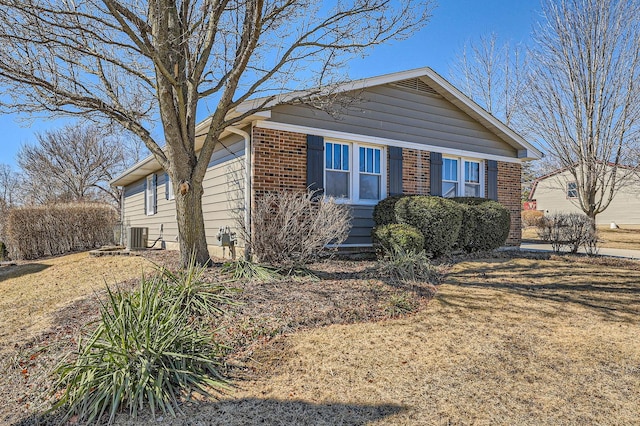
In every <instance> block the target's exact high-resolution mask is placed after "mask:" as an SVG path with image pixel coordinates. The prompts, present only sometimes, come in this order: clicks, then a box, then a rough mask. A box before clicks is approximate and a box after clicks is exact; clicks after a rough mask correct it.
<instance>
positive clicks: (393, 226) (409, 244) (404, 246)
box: [371, 223, 424, 253]
mask: <svg viewBox="0 0 640 426" xmlns="http://www.w3.org/2000/svg"><path fill="white" fill-rule="evenodd" d="M371 237H372V239H373V244H374V246H375V247H379V248H380V249H381V250H380V251H382V252H383V253H390V252H394V251H402V252H405V253H418V252H420V251H422V250H423V249H424V236H423V235H422V233H421V232H420V230H419V229H417V228H415V227H413V226H411V225H407V224H404V223H390V224H388V225H382V226H377V227H375V228H373V229H372V230H371Z"/></svg>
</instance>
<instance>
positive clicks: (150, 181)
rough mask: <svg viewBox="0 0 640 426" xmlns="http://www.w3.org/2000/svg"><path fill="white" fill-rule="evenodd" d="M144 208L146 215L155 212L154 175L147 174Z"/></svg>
mask: <svg viewBox="0 0 640 426" xmlns="http://www.w3.org/2000/svg"><path fill="white" fill-rule="evenodd" d="M145 197H146V210H147V212H146V213H147V216H151V215H154V214H156V175H155V174H153V175H149V176H147V188H146V193H145Z"/></svg>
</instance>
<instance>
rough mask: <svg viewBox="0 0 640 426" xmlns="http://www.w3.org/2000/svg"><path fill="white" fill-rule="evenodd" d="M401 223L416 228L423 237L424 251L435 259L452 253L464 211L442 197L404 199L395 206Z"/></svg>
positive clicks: (423, 196)
mask: <svg viewBox="0 0 640 426" xmlns="http://www.w3.org/2000/svg"><path fill="white" fill-rule="evenodd" d="M395 213H396V218H397V219H398V222H399V223H405V224H407V225H411V226H414V227H415V228H417V229H419V230H420V232H422V235H423V236H424V249H425V251H426V252H428V253H431V254H432V255H434V256H441V255H445V254H449V253H451V251H452V250H453V247H454V245H455V244H456V242H457V240H458V233H459V232H460V226H461V224H462V215H463V213H462V208H461V207H460V205H459V204H458V203H455V202H453V201H451V200H448V199H446V198H441V197H433V196H428V195H418V196H415V197H405V198H402V199H401V200H399V201H398V202H397V203H396V206H395Z"/></svg>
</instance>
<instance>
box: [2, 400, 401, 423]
mask: <svg viewBox="0 0 640 426" xmlns="http://www.w3.org/2000/svg"><path fill="white" fill-rule="evenodd" d="M403 410H404V407H402V406H399V405H392V404H384V405H357V404H340V403H336V404H314V403H311V402H306V401H300V400H288V401H282V400H277V399H261V398H242V399H233V400H226V401H218V402H212V403H198V404H193V405H191V406H189V407H183V411H184V413H183V414H178V416H177V417H176V418H172V417H171V416H170V415H163V414H156V416H155V417H156V418H155V419H154V418H153V417H151V415H150V414H148V413H147V414H144V415H142V416H140V417H138V418H136V419H135V420H134V419H130V418H129V417H127V416H125V415H119V416H118V417H117V418H116V422H115V424H126V425H147V424H153V423H156V422H157V421H158V419H159V418H160V417H162V423H161V424H163V425H200V424H206V425H220V426H222V425H224V426H241V425H254V424H261V425H281V426H299V425H365V424H368V423H370V422H373V421H377V420H381V419H384V418H385V417H389V416H391V415H394V414H397V413H399V412H401V411H403ZM60 421H61V417H60V416H56V415H33V416H31V417H28V418H25V419H22V420H20V421H18V422H16V423H13V426H33V425H42V426H44V425H58V424H60Z"/></svg>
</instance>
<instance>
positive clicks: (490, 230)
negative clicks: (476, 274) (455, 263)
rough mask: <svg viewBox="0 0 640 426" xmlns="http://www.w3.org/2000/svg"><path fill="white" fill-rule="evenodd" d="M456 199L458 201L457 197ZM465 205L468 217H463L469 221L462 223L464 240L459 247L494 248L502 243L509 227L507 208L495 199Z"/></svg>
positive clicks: (473, 248) (475, 249)
mask: <svg viewBox="0 0 640 426" xmlns="http://www.w3.org/2000/svg"><path fill="white" fill-rule="evenodd" d="M456 201H458V202H460V200H459V199H458V200H456ZM472 202H473V201H472ZM466 207H467V211H468V216H469V217H465V221H467V220H468V221H469V222H468V223H465V224H464V225H463V228H464V231H461V233H462V232H464V233H465V238H466V240H465V242H464V245H462V246H460V248H462V249H463V250H464V251H466V252H474V251H481V250H495V249H497V248H498V247H500V246H502V245H504V243H505V242H506V241H507V238H508V237H509V229H510V227H511V214H510V213H509V210H507V209H506V208H505V207H504V206H503V205H502V204H500V203H498V202H497V201H492V200H486V199H485V200H484V202H482V203H480V204H476V205H474V204H472V205H467V206H466ZM472 216H473V218H471V217H472Z"/></svg>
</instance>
